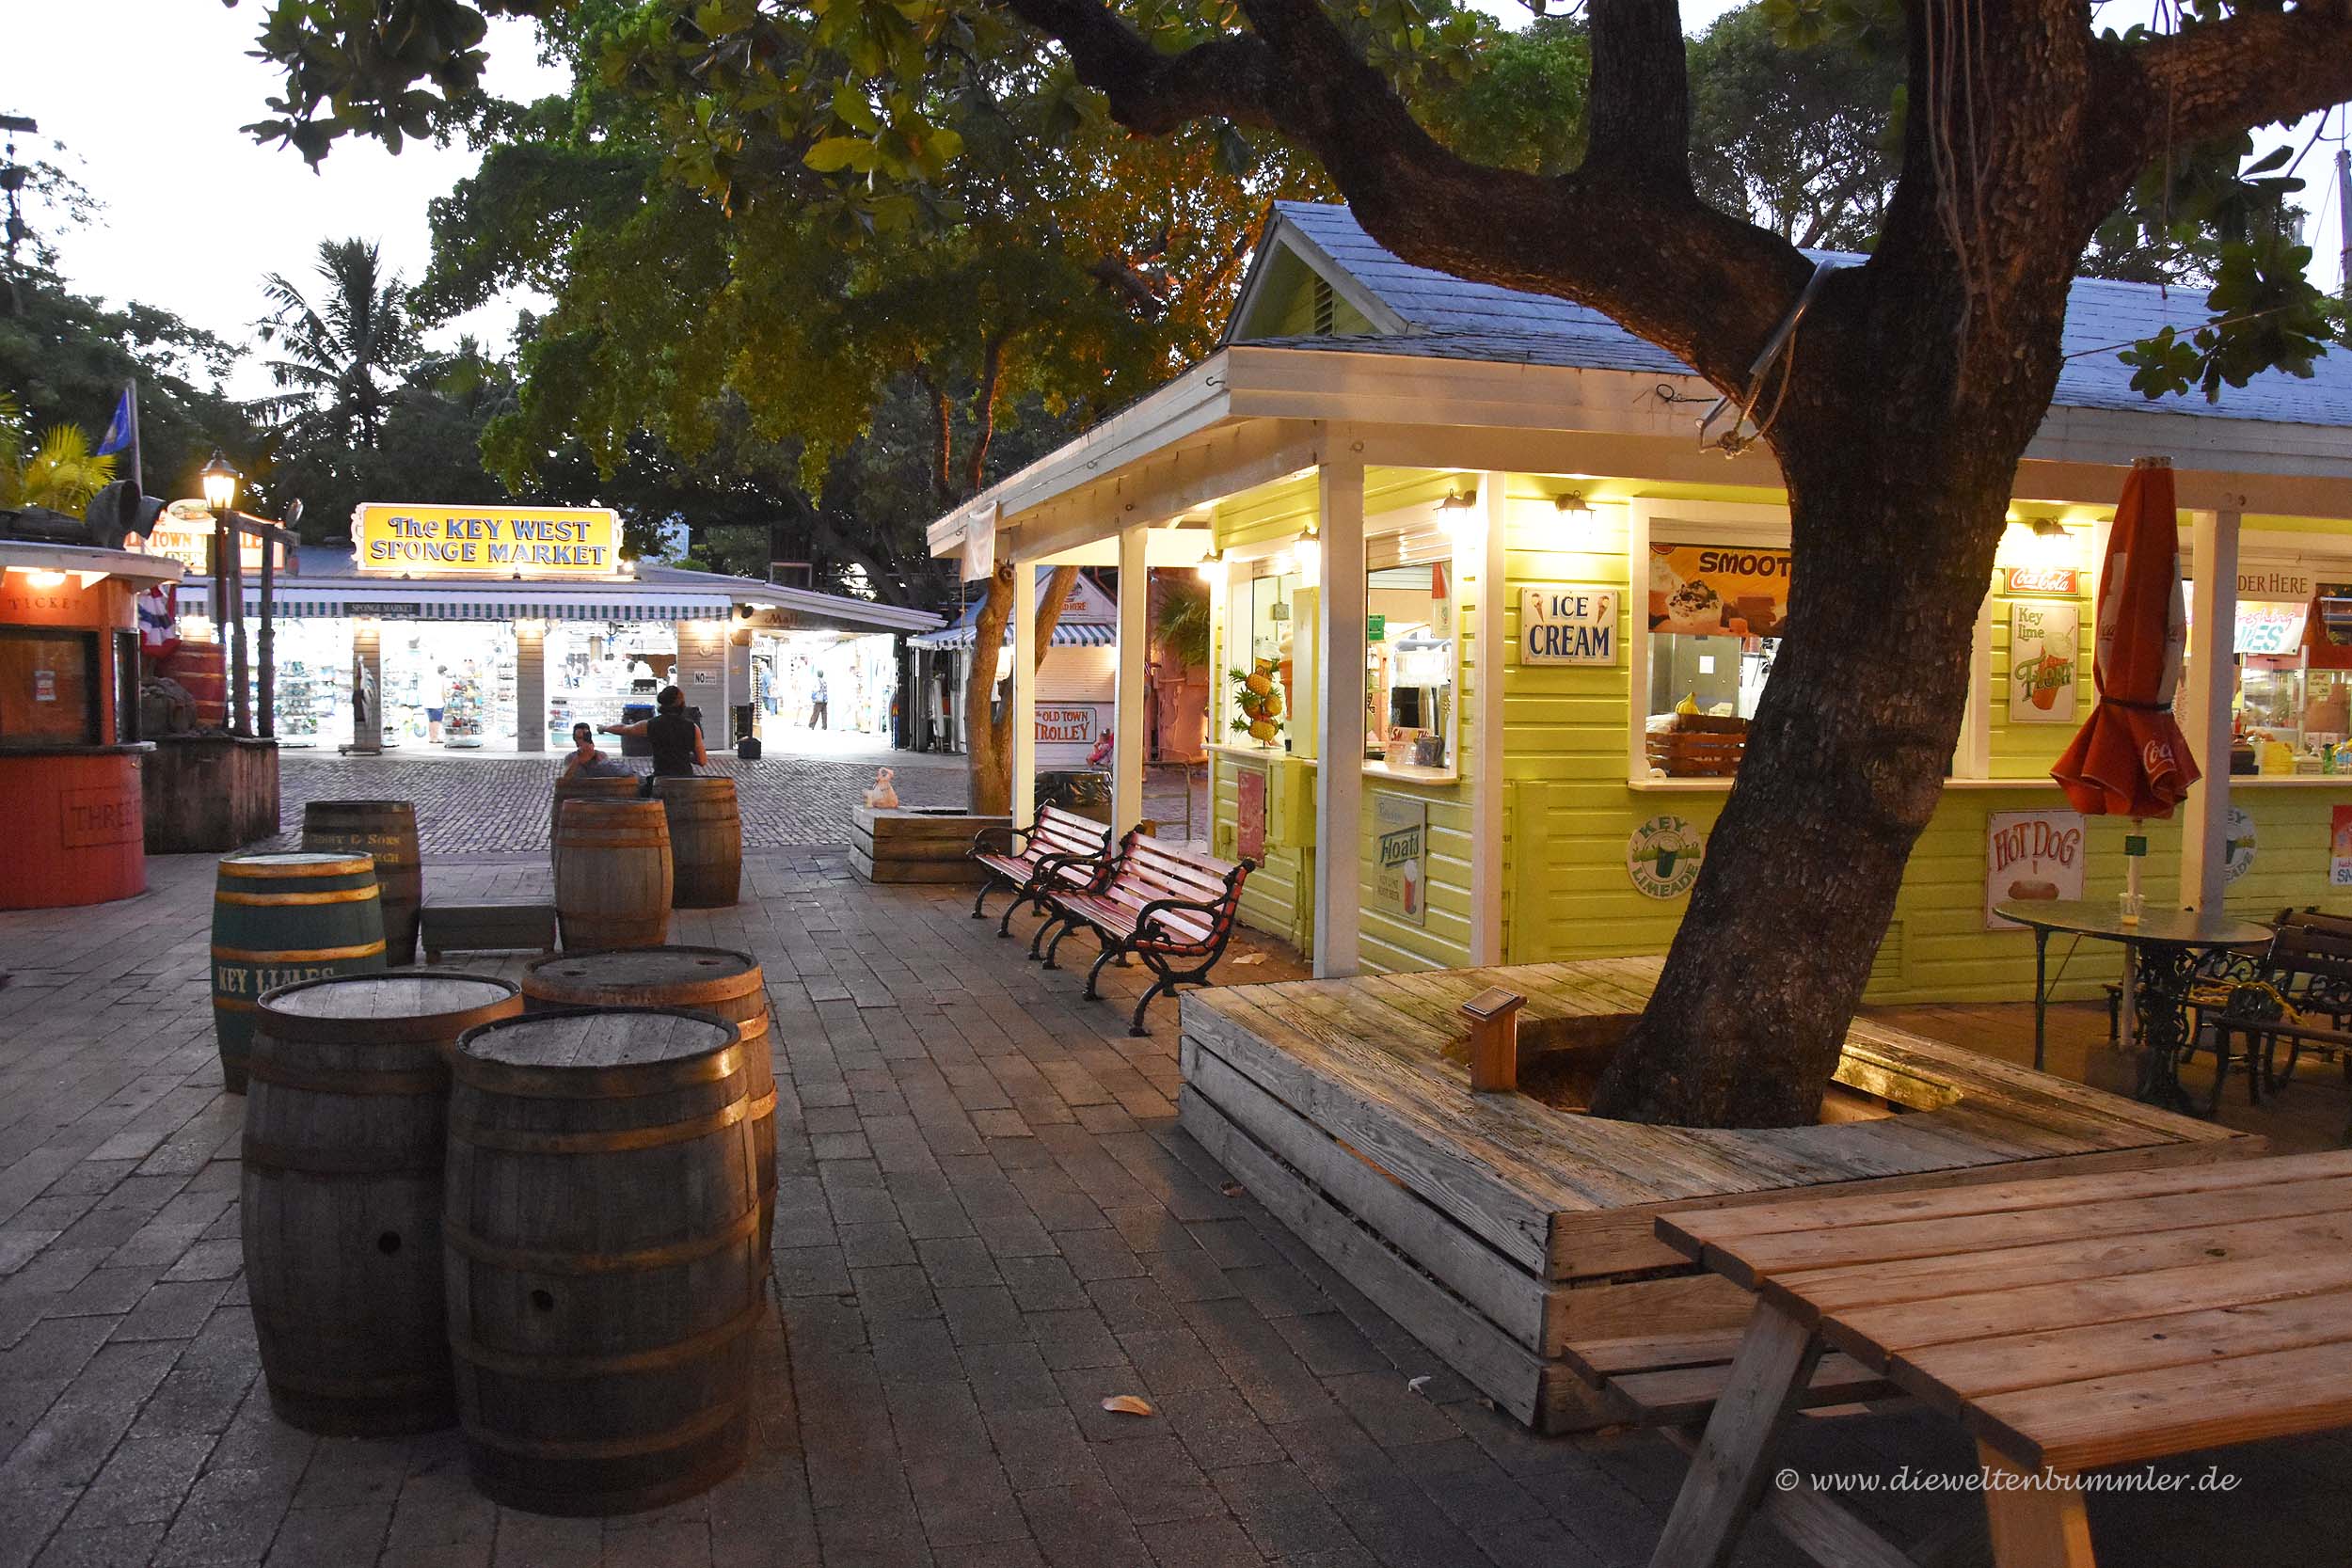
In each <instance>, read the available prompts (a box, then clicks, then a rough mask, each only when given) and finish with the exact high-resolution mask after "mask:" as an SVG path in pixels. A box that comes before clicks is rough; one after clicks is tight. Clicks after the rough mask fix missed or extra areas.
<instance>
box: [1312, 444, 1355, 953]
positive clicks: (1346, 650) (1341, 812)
mask: <svg viewBox="0 0 2352 1568" xmlns="http://www.w3.org/2000/svg"><path fill="white" fill-rule="evenodd" d="M1315 505H1316V510H1317V511H1318V512H1319V513H1320V514H1321V515H1322V518H1323V593H1322V595H1321V602H1320V605H1319V607H1318V608H1319V615H1318V624H1317V626H1316V632H1317V636H1316V641H1317V642H1318V643H1319V644H1320V645H1321V654H1322V657H1323V671H1324V674H1323V691H1322V705H1321V708H1320V710H1319V712H1318V713H1317V714H1316V724H1315V754H1316V757H1317V759H1318V762H1317V766H1316V768H1315V929H1314V942H1315V974H1316V976H1317V977H1318V978H1321V977H1324V976H1327V975H1335V974H1355V973H1356V962H1357V960H1356V939H1357V932H1358V929H1359V924H1360V922H1359V915H1360V912H1361V911H1360V910H1359V893H1358V878H1359V868H1358V862H1359V860H1360V859H1361V858H1362V855H1363V806H1364V764H1363V757H1364V610H1365V597H1364V465H1363V461H1362V459H1360V458H1359V457H1356V456H1353V455H1350V456H1346V457H1335V456H1332V455H1330V454H1326V456H1325V458H1324V461H1323V463H1322V465H1321V466H1320V467H1317V468H1316V470H1315Z"/></svg>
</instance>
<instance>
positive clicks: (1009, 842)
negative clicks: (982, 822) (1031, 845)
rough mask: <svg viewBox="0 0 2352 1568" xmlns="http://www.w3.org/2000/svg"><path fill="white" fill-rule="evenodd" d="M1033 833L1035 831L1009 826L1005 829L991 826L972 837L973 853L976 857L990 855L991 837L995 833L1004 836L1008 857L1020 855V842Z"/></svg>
mask: <svg viewBox="0 0 2352 1568" xmlns="http://www.w3.org/2000/svg"><path fill="white" fill-rule="evenodd" d="M1033 831H1034V830H1032V829H1028V828H1015V827H1012V826H1010V825H1009V824H1008V825H1006V826H1003V827H997V826H995V825H993V824H991V825H990V826H988V827H985V828H982V829H981V830H980V831H979V832H977V833H974V834H973V835H972V853H974V854H976V855H985V854H987V853H989V844H988V840H989V835H990V834H992V833H995V834H1001V835H1003V838H1004V841H1005V847H1004V853H1006V854H1008V855H1012V854H1018V853H1020V848H1021V846H1020V841H1021V840H1022V839H1025V838H1027V837H1028V836H1029V834H1030V833H1031V832H1033Z"/></svg>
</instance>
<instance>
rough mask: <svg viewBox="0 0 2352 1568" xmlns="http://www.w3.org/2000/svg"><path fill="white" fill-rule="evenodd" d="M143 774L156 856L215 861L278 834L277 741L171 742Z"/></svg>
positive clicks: (150, 845)
mask: <svg viewBox="0 0 2352 1568" xmlns="http://www.w3.org/2000/svg"><path fill="white" fill-rule="evenodd" d="M140 771H141V773H142V775H143V782H144V786H145V796H146V804H147V852H148V853H149V854H151V855H188V854H198V853H202V854H213V855H216V854H219V853H221V852H223V851H224V850H229V849H242V848H244V847H246V845H248V844H251V843H254V842H255V841H257V840H259V839H264V838H274V837H276V836H277V835H278V742H277V741H275V740H255V739H251V738H248V737H246V736H228V735H200V736H175V735H167V736H163V737H161V738H160V739H158V740H157V741H156V742H155V750H154V751H153V752H151V753H150V754H149V756H148V758H147V766H146V767H145V768H142V769H141V770H140Z"/></svg>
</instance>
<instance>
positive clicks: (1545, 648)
mask: <svg viewBox="0 0 2352 1568" xmlns="http://www.w3.org/2000/svg"><path fill="white" fill-rule="evenodd" d="M1621 646H1622V645H1621V644H1620V643H1619V642H1618V641H1617V591H1616V590H1615V589H1613V588H1597V587H1593V586H1590V585H1588V584H1584V583H1566V582H1554V583H1546V584H1544V585H1542V586H1540V587H1535V588H1529V589H1524V590H1522V591H1521V592H1520V594H1519V662H1520V663H1521V664H1615V663H1617V662H1618V657H1617V656H1618V653H1619V650H1620V648H1621Z"/></svg>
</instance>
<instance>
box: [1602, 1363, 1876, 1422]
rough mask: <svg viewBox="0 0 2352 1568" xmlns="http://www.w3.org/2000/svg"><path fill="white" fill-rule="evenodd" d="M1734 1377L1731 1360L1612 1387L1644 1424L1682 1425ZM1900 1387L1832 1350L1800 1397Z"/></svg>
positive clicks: (1629, 1375) (1869, 1395)
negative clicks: (1637, 1413)
mask: <svg viewBox="0 0 2352 1568" xmlns="http://www.w3.org/2000/svg"><path fill="white" fill-rule="evenodd" d="M1730 1381H1731V1363H1730V1362H1729V1361H1728V1360H1725V1361H1722V1362H1717V1363H1711V1364H1709V1365H1707V1366H1701V1367H1675V1368H1669V1369H1666V1370H1660V1371H1654V1372H1625V1373H1620V1374H1619V1375H1617V1376H1615V1377H1612V1378H1611V1379H1609V1382H1608V1386H1609V1388H1610V1389H1611V1390H1612V1391H1613V1392H1614V1393H1616V1394H1617V1395H1618V1396H1619V1397H1620V1398H1622V1399H1624V1400H1626V1401H1628V1402H1629V1403H1631V1404H1632V1405H1633V1406H1634V1407H1635V1409H1636V1410H1637V1411H1638V1412H1639V1413H1640V1418H1641V1421H1642V1423H1643V1424H1644V1425H1647V1426H1679V1425H1681V1424H1683V1423H1684V1422H1686V1421H1695V1420H1698V1419H1701V1418H1704V1417H1706V1416H1707V1415H1708V1413H1709V1412H1711V1411H1712V1410H1713V1409H1714V1408H1715V1402H1716V1401H1717V1400H1718V1399H1719V1398H1721V1397H1722V1395H1723V1392H1724V1386H1725V1385H1727V1384H1728V1383H1729V1382H1730ZM1897 1391H1898V1390H1897V1389H1896V1388H1895V1387H1894V1386H1893V1385H1891V1384H1889V1383H1888V1382H1887V1381H1886V1379H1885V1378H1884V1377H1883V1376H1881V1375H1880V1374H1879V1373H1877V1372H1874V1371H1872V1370H1869V1369H1868V1368H1867V1367H1865V1366H1863V1365H1862V1363H1860V1362H1859V1361H1856V1360H1854V1359H1853V1358H1852V1357H1851V1356H1846V1355H1838V1354H1829V1355H1824V1356H1822V1357H1821V1359H1820V1364H1819V1365H1818V1366H1816V1367H1815V1368H1814V1370H1813V1381H1812V1382H1810V1383H1808V1384H1806V1385H1805V1388H1804V1397H1803V1398H1802V1399H1801V1400H1800V1401H1799V1403H1801V1404H1804V1405H1821V1404H1852V1403H1855V1402H1859V1401H1863V1400H1875V1399H1884V1398H1886V1397H1887V1396H1888V1395H1890V1394H1894V1393H1896V1392H1897Z"/></svg>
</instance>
